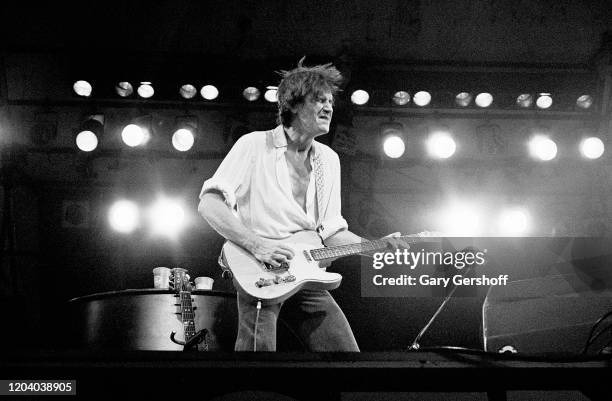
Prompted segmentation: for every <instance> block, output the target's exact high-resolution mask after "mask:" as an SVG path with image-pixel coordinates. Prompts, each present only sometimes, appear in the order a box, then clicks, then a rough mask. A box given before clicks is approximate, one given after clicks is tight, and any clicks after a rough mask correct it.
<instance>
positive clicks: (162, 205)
mask: <svg viewBox="0 0 612 401" xmlns="http://www.w3.org/2000/svg"><path fill="white" fill-rule="evenodd" d="M149 219H150V222H151V228H152V230H153V233H154V234H160V235H166V236H170V237H172V236H174V235H176V234H177V233H178V232H179V231H180V229H181V228H183V225H184V223H185V211H184V210H183V207H182V206H181V204H180V203H179V202H177V201H175V200H171V199H160V200H158V201H157V202H156V203H155V204H154V205H153V206H152V207H151V210H150V212H149Z"/></svg>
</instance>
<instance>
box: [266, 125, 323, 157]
mask: <svg viewBox="0 0 612 401" xmlns="http://www.w3.org/2000/svg"><path fill="white" fill-rule="evenodd" d="M272 142H273V143H274V147H275V148H277V149H278V148H286V147H287V137H286V136H285V129H284V128H283V125H282V124H281V125H279V126H278V127H276V128H274V129H273V130H272ZM318 147H319V143H318V142H317V141H316V140H314V139H313V140H312V146H311V150H312V151H311V152H310V156H311V157H313V156H314V155H316V154H317V148H318ZM285 150H286V149H285Z"/></svg>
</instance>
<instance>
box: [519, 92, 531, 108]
mask: <svg viewBox="0 0 612 401" xmlns="http://www.w3.org/2000/svg"><path fill="white" fill-rule="evenodd" d="M516 104H517V105H518V106H519V107H522V108H524V109H526V108H528V107H531V105H532V104H533V96H531V95H530V94H529V93H522V94H520V95H518V96H517V98H516Z"/></svg>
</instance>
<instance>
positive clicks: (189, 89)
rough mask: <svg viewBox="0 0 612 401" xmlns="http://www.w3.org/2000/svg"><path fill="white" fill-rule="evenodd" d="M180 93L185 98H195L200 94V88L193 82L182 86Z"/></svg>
mask: <svg viewBox="0 0 612 401" xmlns="http://www.w3.org/2000/svg"><path fill="white" fill-rule="evenodd" d="M179 93H180V95H181V97H182V98H183V99H193V98H194V97H195V95H197V94H198V90H197V89H196V87H195V86H193V85H191V84H185V85H182V86H181V89H179Z"/></svg>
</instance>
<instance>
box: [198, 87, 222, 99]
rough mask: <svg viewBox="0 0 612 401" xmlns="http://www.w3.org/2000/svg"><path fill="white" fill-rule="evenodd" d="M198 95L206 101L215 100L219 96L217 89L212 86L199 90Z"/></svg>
mask: <svg viewBox="0 0 612 401" xmlns="http://www.w3.org/2000/svg"><path fill="white" fill-rule="evenodd" d="M200 95H202V97H203V98H204V99H206V100H215V99H216V98H217V97H218V96H219V89H217V87H216V86H213V85H204V86H203V87H202V89H200Z"/></svg>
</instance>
